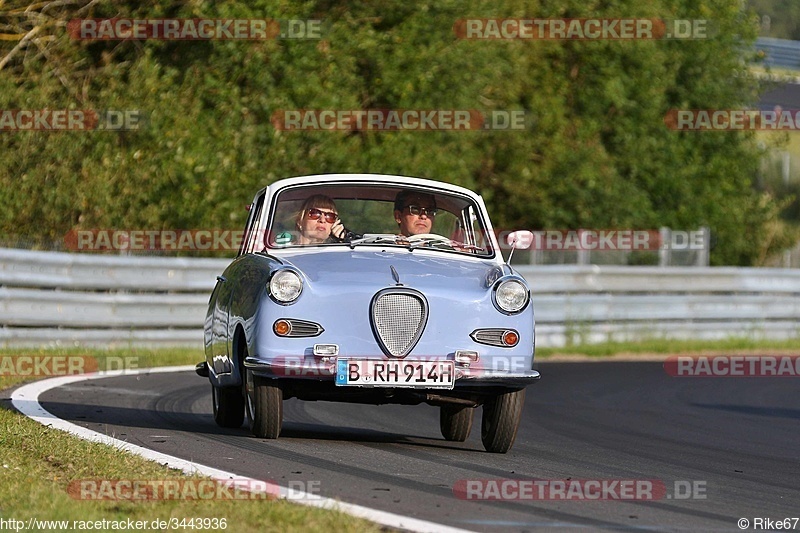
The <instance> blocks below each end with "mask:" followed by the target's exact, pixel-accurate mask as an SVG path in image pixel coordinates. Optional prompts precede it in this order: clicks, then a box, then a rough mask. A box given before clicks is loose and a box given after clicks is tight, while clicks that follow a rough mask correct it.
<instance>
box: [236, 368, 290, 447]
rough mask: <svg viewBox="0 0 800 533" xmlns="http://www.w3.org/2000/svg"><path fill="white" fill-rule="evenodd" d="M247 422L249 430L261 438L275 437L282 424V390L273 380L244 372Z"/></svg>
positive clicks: (279, 431) (279, 432)
mask: <svg viewBox="0 0 800 533" xmlns="http://www.w3.org/2000/svg"><path fill="white" fill-rule="evenodd" d="M245 374H246V376H247V377H246V379H245V387H246V390H247V401H246V402H245V406H246V411H247V422H248V424H249V426H250V431H252V432H253V435H255V436H256V437H261V438H262V439H277V438H278V435H280V434H281V425H283V391H282V390H281V388H280V387H278V386H277V385H275V383H274V382H273V380H270V379H266V378H261V377H259V376H254V375H253V373H252V372H251V371H250V370H247V371H246V372H245Z"/></svg>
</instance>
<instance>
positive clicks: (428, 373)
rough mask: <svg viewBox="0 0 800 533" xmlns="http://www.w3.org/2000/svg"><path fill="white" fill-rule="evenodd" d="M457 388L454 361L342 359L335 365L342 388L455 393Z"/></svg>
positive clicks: (337, 381)
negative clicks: (380, 388)
mask: <svg viewBox="0 0 800 533" xmlns="http://www.w3.org/2000/svg"><path fill="white" fill-rule="evenodd" d="M454 384H455V365H454V363H453V361H406V360H400V361H386V360H375V359H339V360H337V362H336V385H340V386H348V385H349V386H355V387H411V388H423V389H452V388H453V385H454Z"/></svg>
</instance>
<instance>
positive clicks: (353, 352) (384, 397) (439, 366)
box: [197, 174, 539, 453]
mask: <svg viewBox="0 0 800 533" xmlns="http://www.w3.org/2000/svg"><path fill="white" fill-rule="evenodd" d="M244 235H245V236H244V239H243V241H242V245H241V248H240V250H239V254H238V256H237V257H236V259H235V260H234V261H233V262H232V263H231V264H230V265H229V266H228V268H226V269H225V271H224V272H223V273H222V274H221V275H220V276H218V277H217V285H216V287H215V288H214V292H213V293H212V295H211V299H210V301H209V306H208V314H207V316H206V321H205V355H206V360H205V362H203V363H200V364H198V366H197V373H198V374H199V375H201V376H204V377H208V378H209V380H210V381H211V385H212V392H213V410H214V419H215V421H216V422H217V424H219V425H220V426H223V427H239V426H241V424H242V422H243V421H244V418H245V416H246V417H247V420H248V423H249V426H250V429H251V431H252V432H253V433H254V434H255V435H256V436H258V437H262V438H267V439H275V438H277V437H278V436H279V435H280V432H281V426H282V423H283V400H285V399H288V398H298V399H300V400H326V401H343V402H359V403H368V404H389V403H391V404H407V405H415V404H419V403H423V402H424V403H427V404H429V405H433V406H438V407H439V408H440V427H441V432H442V435H443V436H444V438H445V439H447V440H450V441H458V442H461V441H464V440H466V438H467V437H468V436H469V433H470V430H471V428H472V421H473V415H474V412H475V409H476V408H477V407H479V406H483V409H482V411H483V418H482V424H481V440H482V441H483V445H484V447H485V448H486V450H488V451H490V452H499V453H505V452H507V451H508V450H509V449H510V448H511V446H512V445H513V443H514V439H515V437H516V433H517V428H518V426H519V421H520V416H521V412H522V405H523V403H524V398H525V390H524V389H525V387H526V386H527V385H530V384H532V383H534V382H535V381H536V380H538V379H539V373H538V372H536V371H535V370H533V366H532V365H533V355H534V316H533V305H532V303H531V295H530V289H529V287H528V284H527V283H526V281H525V280H524V279H523V278H522V276H520V275H518V274H517V273H515V272H514V270H513V269H512V268H511V267H510V266H509V265H508V264H506V262H505V261H504V260H503V257H502V255H501V253H500V244H499V242H498V238H497V236H496V235H495V232H494V230H493V228H492V225H491V222H490V221H489V217H488V215H487V212H486V207H485V205H484V203H483V200H482V198H481V197H480V196H479V195H477V194H475V193H473V192H471V191H469V190H467V189H465V188H462V187H458V186H455V185H450V184H446V183H441V182H437V181H431V180H425V179H419V178H410V177H402V176H384V175H373V174H331V175H319V176H304V177H297V178H289V179H284V180H280V181H277V182H275V183H273V184H272V185H270V186H269V187H266V188H265V189H262V190H261V191H259V192H258V194H256V196H255V199H254V200H253V203H252V205H251V206H250V215H249V220H248V221H247V227H246V229H245V234H244ZM530 237H531V234H530V232H525V231H518V232H512V233H509V234H508V236H507V239H503V241H504V243H505V242H506V241H507V242H508V243H509V244H513V245H515V246H516V247H518V248H524V247H526V246H527V245H528V244H529V242H530ZM512 247H513V246H512Z"/></svg>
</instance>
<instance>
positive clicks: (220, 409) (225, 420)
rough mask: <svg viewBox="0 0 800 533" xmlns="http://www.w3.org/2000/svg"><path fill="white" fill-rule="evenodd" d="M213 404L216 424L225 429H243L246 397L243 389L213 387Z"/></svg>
mask: <svg viewBox="0 0 800 533" xmlns="http://www.w3.org/2000/svg"><path fill="white" fill-rule="evenodd" d="M211 402H212V404H213V406H214V422H216V423H217V425H218V426H220V427H223V428H238V427H241V425H242V422H243V421H244V396H242V388H241V387H235V388H231V387H224V388H223V387H215V386H214V385H211Z"/></svg>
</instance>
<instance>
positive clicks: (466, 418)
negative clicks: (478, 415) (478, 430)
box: [439, 405, 475, 442]
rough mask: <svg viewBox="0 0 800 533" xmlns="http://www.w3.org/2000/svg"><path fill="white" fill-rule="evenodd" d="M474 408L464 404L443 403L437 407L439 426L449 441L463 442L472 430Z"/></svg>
mask: <svg viewBox="0 0 800 533" xmlns="http://www.w3.org/2000/svg"><path fill="white" fill-rule="evenodd" d="M474 415H475V408H474V407H468V406H466V405H443V406H441V407H440V408H439V428H440V429H441V430H442V436H443V437H444V438H445V439H446V440H449V441H453V442H464V441H465V440H467V437H469V432H470V431H471V430H472V419H473V417H474Z"/></svg>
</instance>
